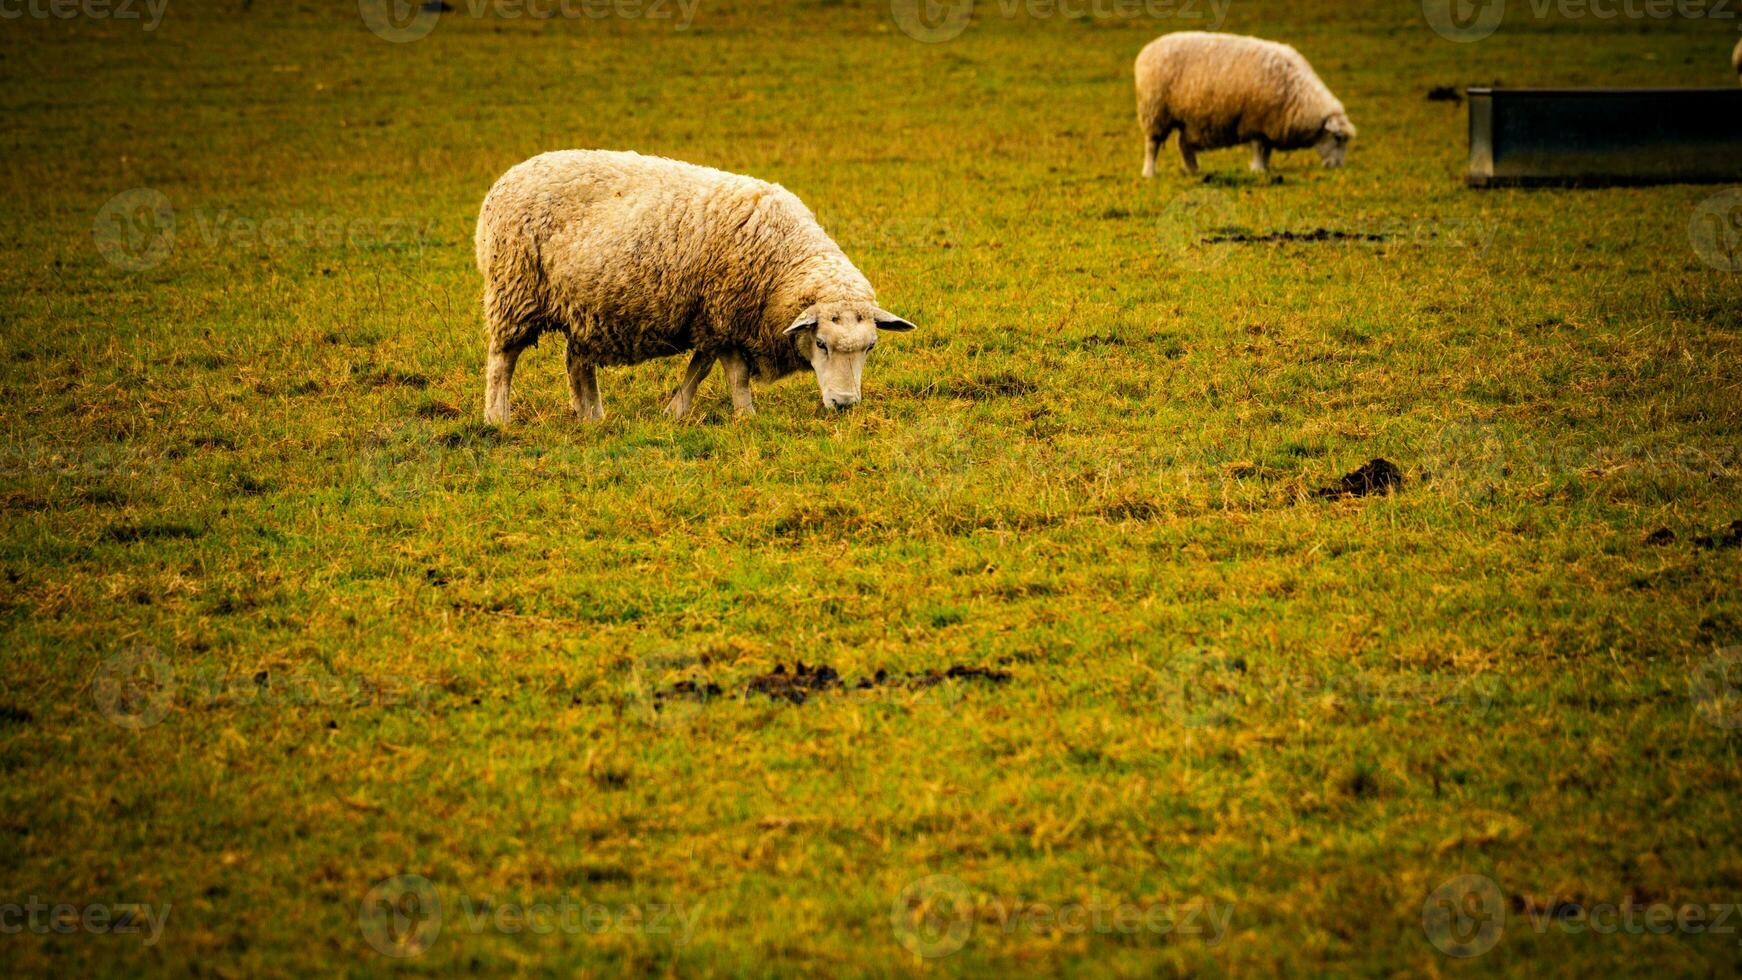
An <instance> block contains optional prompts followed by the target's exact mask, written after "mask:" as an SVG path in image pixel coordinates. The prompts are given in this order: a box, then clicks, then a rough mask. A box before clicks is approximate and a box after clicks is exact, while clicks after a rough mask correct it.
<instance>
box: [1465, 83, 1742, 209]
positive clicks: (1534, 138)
mask: <svg viewBox="0 0 1742 980" xmlns="http://www.w3.org/2000/svg"><path fill="white" fill-rule="evenodd" d="M1468 95H1469V98H1470V174H1469V177H1468V180H1469V184H1470V186H1471V187H1516V186H1521V185H1533V184H1586V185H1592V184H1679V183H1710V182H1724V181H1733V180H1742V88H1520V89H1504V88H1473V89H1470V90H1469V92H1468Z"/></svg>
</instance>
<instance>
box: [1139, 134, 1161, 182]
mask: <svg viewBox="0 0 1742 980" xmlns="http://www.w3.org/2000/svg"><path fill="white" fill-rule="evenodd" d="M1160 149H1161V137H1159V136H1154V135H1151V136H1150V137H1148V138H1147V139H1145V140H1144V141H1143V176H1145V177H1154V176H1155V154H1156V152H1157V151H1158V150H1160Z"/></svg>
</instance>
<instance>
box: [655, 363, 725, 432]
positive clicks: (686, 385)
mask: <svg viewBox="0 0 1742 980" xmlns="http://www.w3.org/2000/svg"><path fill="white" fill-rule="evenodd" d="M713 369H714V355H713V353H712V352H706V351H696V353H695V356H694V357H691V358H690V366H689V367H688V368H685V369H684V373H683V383H682V384H680V385H678V386H677V394H675V395H672V396H671V401H670V402H668V403H666V406H665V414H667V415H669V416H671V417H672V418H674V419H681V418H683V417H684V416H685V415H688V414H689V411H690V406H691V405H692V404H694V403H695V400H696V389H697V388H698V387H700V386H701V383H702V379H704V378H706V377H707V376H708V372H709V371H712V370H713Z"/></svg>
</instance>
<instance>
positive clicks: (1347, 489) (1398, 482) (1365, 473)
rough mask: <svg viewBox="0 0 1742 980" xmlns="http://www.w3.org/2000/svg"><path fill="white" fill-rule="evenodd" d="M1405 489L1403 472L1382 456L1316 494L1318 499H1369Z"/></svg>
mask: <svg viewBox="0 0 1742 980" xmlns="http://www.w3.org/2000/svg"><path fill="white" fill-rule="evenodd" d="M1402 489H1403V471H1402V470H1400V469H1398V468H1397V464H1396V463H1393V462H1392V461H1391V460H1388V459H1386V458H1384V457H1382V456H1380V457H1375V458H1373V459H1370V460H1368V461H1367V462H1365V463H1363V464H1361V468H1360V469H1357V470H1354V471H1353V472H1350V473H1345V474H1343V478H1342V479H1341V480H1338V481H1337V482H1336V483H1334V484H1332V485H1330V486H1328V487H1324V488H1322V489H1320V490H1317V491H1315V492H1314V494H1313V495H1314V496H1316V497H1324V498H1326V499H1335V498H1338V497H1367V496H1371V495H1373V494H1376V493H1395V492H1397V491H1399V490H1402Z"/></svg>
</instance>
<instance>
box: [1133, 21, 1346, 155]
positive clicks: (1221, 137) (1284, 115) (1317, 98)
mask: <svg viewBox="0 0 1742 980" xmlns="http://www.w3.org/2000/svg"><path fill="white" fill-rule="evenodd" d="M1137 124H1138V126H1139V127H1140V128H1141V129H1142V130H1143V134H1144V137H1145V139H1146V143H1145V146H1144V153H1143V176H1145V177H1153V176H1155V153H1156V151H1157V150H1159V149H1161V144H1163V143H1165V142H1167V138H1168V135H1169V134H1171V133H1173V132H1174V131H1176V130H1177V131H1178V132H1179V134H1180V135H1179V155H1180V158H1181V159H1182V160H1184V161H1185V167H1186V172H1187V173H1192V174H1195V173H1197V172H1198V157H1197V152H1198V151H1199V150H1215V149H1221V148H1222V147H1226V146H1238V145H1240V144H1242V143H1251V144H1252V169H1253V170H1256V171H1258V172H1259V173H1264V172H1265V171H1267V170H1269V169H1270V151H1272V150H1298V149H1301V148H1303V147H1308V146H1312V147H1317V148H1318V151H1319V158H1320V159H1321V160H1322V161H1323V162H1324V165H1325V166H1327V167H1335V166H1338V165H1340V164H1341V163H1342V162H1343V154H1344V151H1345V149H1346V148H1347V147H1348V144H1349V141H1350V140H1352V139H1354V138H1355V126H1354V124H1353V123H1351V122H1349V116H1348V114H1347V113H1345V112H1344V111H1343V103H1341V102H1338V101H1337V97H1336V96H1334V95H1332V94H1331V90H1330V89H1328V88H1326V87H1325V83H1324V82H1321V81H1319V76H1318V75H1317V74H1315V73H1314V72H1313V69H1312V66H1311V65H1309V64H1307V60H1306V59H1305V58H1303V57H1301V55H1300V52H1298V51H1296V50H1295V49H1293V48H1291V47H1289V46H1288V45H1286V44H1277V43H1276V42H1274V41H1264V40H1260V39H1258V38H1255V37H1242V36H1240V35H1238V34H1210V33H1206V32H1203V31H1180V32H1178V33H1176V34H1163V35H1162V36H1161V37H1158V38H1156V39H1155V40H1153V41H1151V42H1149V44H1148V45H1146V46H1145V47H1144V49H1143V51H1142V52H1141V53H1140V54H1138V56H1137Z"/></svg>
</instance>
